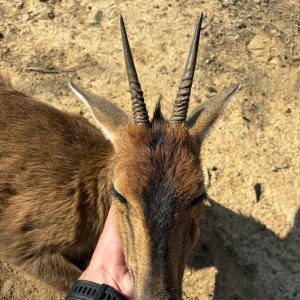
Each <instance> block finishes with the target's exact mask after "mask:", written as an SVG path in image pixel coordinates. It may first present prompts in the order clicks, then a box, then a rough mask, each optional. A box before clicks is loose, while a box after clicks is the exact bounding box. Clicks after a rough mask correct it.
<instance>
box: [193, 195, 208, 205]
mask: <svg viewBox="0 0 300 300" xmlns="http://www.w3.org/2000/svg"><path fill="white" fill-rule="evenodd" d="M205 199H207V194H206V192H203V193H202V194H201V195H200V196H198V197H196V198H195V199H194V200H193V201H192V202H191V207H192V206H195V205H197V204H199V203H200V202H203V201H204V200H205Z"/></svg>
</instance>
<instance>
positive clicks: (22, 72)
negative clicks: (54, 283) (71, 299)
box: [0, 0, 300, 300]
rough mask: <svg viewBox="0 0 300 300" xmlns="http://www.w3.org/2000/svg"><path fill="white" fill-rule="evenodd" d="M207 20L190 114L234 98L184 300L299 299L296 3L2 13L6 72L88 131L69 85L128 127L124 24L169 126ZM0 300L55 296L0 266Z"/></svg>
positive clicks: (207, 147) (215, 148)
mask: <svg viewBox="0 0 300 300" xmlns="http://www.w3.org/2000/svg"><path fill="white" fill-rule="evenodd" d="M202 11H203V12H204V13H205V19H204V22H203V25H204V26H203V31H202V39H201V42H200V45H201V46H200V52H199V60H198V65H197V70H196V75H195V82H194V86H193V92H192V96H191V105H190V107H191V108H193V107H195V105H197V104H198V103H200V102H202V101H204V100H205V99H206V98H208V97H210V96H212V95H214V94H215V93H217V92H220V91H222V90H223V89H225V88H226V87H228V86H229V85H231V84H232V83H235V82H240V83H241V88H240V91H239V92H238V94H237V96H236V97H235V98H234V99H233V100H232V101H231V103H230V104H229V105H228V107H227V110H226V111H225V113H224V115H223V116H222V118H221V119H220V120H219V121H218V123H217V124H216V126H215V127H214V129H213V130H212V131H211V133H210V135H209V136H208V137H207V139H206V141H205V143H204V145H203V149H202V159H203V168H204V170H205V173H206V175H207V186H208V193H209V196H210V198H211V199H210V201H207V203H206V206H205V215H204V218H203V220H202V222H201V230H202V234H201V241H200V242H199V243H198V245H197V247H196V249H195V251H194V252H193V253H192V254H191V256H190V260H189V263H188V266H187V268H186V273H185V277H184V298H185V299H201V300H202V299H203V300H204V299H215V300H216V299H300V274H299V272H300V104H299V101H300V99H299V89H300V3H299V1H298V0H288V1H284V0H277V1H276V0H273V1H272V0H222V1H221V0H198V1H190V0H177V1H165V0H161V1H157V0H155V1H142V0H134V1H120V0H115V1H113V0H105V1H100V0H82V1H79V0H74V1H60V0H39V1H38V0H18V1H17V0H16V1H10V0H2V1H0V70H1V73H3V74H4V75H6V76H9V77H11V79H12V82H13V84H14V85H15V87H16V88H18V89H21V90H23V91H25V92H26V93H28V94H30V95H33V96H34V97H35V98H37V99H39V100H41V101H45V102H48V103H50V104H52V105H54V106H56V107H58V108H60V109H63V110H67V111H71V112H77V113H79V114H83V115H85V116H87V117H88V118H90V116H89V114H88V113H87V111H86V109H85V108H84V107H83V106H82V104H81V103H80V102H79V101H78V100H77V99H76V98H75V97H74V96H73V94H72V93H71V92H70V90H69V89H68V86H67V82H68V81H69V80H73V81H74V82H76V83H78V84H79V85H80V86H82V87H84V88H86V89H89V90H91V91H93V92H94V93H97V94H100V95H102V96H104V97H106V98H108V99H110V100H111V101H113V102H114V103H117V104H118V105H119V106H121V107H123V108H124V109H125V110H126V111H127V112H128V113H129V114H130V113H131V112H130V96H129V93H128V83H127V78H126V72H125V67H124V61H123V53H122V45H121V39H120V32H119V20H118V17H119V15H120V14H122V15H123V16H124V18H125V21H126V25H127V31H128V34H129V39H130V42H131V47H132V51H133V54H134V58H135V61H136V67H137V70H138V73H139V78H140V80H141V83H142V86H143V89H144V92H145V99H146V102H147V105H148V107H149V110H150V111H152V110H153V108H154V104H155V103H156V101H157V99H158V98H159V97H161V98H162V100H163V108H164V111H165V114H169V113H170V111H171V109H172V103H173V100H174V98H175V95H176V92H177V87H178V84H179V81H180V78H181V75H182V72H183V68H184V65H185V61H186V58H187V54H188V50H189V47H190V42H191V37H192V34H193V31H194V26H195V22H196V19H197V15H198V14H199V13H200V12H202ZM30 68H44V69H47V70H48V71H49V72H51V71H52V72H53V73H50V74H49V73H41V72H38V70H36V69H35V70H30ZM73 68H74V69H73ZM80 68H81V69H80ZM55 71H61V72H55ZM255 187H256V190H257V191H258V190H259V189H261V193H260V195H259V197H257V196H256V193H255ZM0 255H1V254H0ZM0 299H3V300H4V299H63V295H61V294H59V293H57V292H55V291H53V290H51V289H50V288H49V287H48V286H46V285H44V284H43V283H40V282H38V281H36V280H34V279H32V278H29V277H27V275H26V274H24V273H23V272H20V271H18V270H17V269H16V268H15V267H13V266H12V265H10V264H9V263H8V262H5V261H1V260H0Z"/></svg>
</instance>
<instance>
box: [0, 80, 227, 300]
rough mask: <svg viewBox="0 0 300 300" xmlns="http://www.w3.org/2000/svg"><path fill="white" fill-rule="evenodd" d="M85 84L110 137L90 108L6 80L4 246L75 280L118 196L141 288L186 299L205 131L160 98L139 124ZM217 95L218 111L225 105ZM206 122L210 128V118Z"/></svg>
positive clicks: (2, 114) (61, 281) (63, 283)
mask: <svg viewBox="0 0 300 300" xmlns="http://www.w3.org/2000/svg"><path fill="white" fill-rule="evenodd" d="M78 93H79V94H81V95H83V96H84V97H86V98H87V102H89V104H90V106H91V107H92V109H93V112H94V115H95V117H96V118H97V119H98V121H99V124H100V125H101V128H102V129H103V130H104V133H105V134H106V136H107V137H108V138H110V139H111V142H110V141H107V140H106V139H105V138H104V136H103V134H102V133H101V131H100V130H99V129H97V128H96V127H94V126H93V125H91V124H90V123H89V122H88V121H87V120H85V119H84V118H81V117H78V116H74V115H70V114H67V113H64V112H61V111H59V110H57V109H54V108H53V107H51V106H48V105H46V104H43V103H41V102H38V101H35V100H33V99H32V98H30V97H28V96H26V95H24V94H22V93H20V92H17V91H15V90H12V89H11V88H10V87H9V86H8V85H7V84H4V81H3V80H2V81H1V80H0V251H1V253H3V255H4V256H5V257H7V258H8V259H10V260H12V261H13V262H14V263H15V264H17V265H18V266H20V267H22V268H24V269H25V270H27V271H28V272H29V273H31V274H33V275H35V276H36V277H38V278H41V279H43V280H44V281H46V282H48V283H50V284H52V285H53V286H55V287H58V288H62V289H67V288H69V287H70V286H71V285H72V283H73V282H74V281H75V280H76V279H77V278H78V277H79V275H80V272H81V270H80V269H79V268H78V267H77V266H76V265H75V264H73V263H72V261H76V260H81V259H84V258H86V257H88V256H89V255H90V254H91V252H92V251H93V249H94V247H95V244H96V242H97V239H98V237H99V234H100V233H101V230H102V227H103V223H104V221H105V219H106V216H107V213H108V210H109V207H110V205H111V202H112V201H114V203H115V205H116V207H117V214H118V228H119V232H120V236H121V240H122V246H123V250H124V253H125V259H126V263H127V266H128V268H129V270H130V271H131V274H132V276H133V279H134V287H135V289H134V292H135V297H134V298H135V299H180V298H181V283H182V276H183V270H184V266H185V262H186V259H187V255H188V252H189V250H190V248H191V245H192V241H191V234H190V233H191V231H190V230H191V229H190V228H191V227H190V226H191V220H192V218H195V217H196V218H198V217H199V216H200V215H201V209H202V202H199V203H197V205H194V206H191V203H192V201H193V200H194V199H195V198H197V197H198V196H199V195H200V194H201V193H203V191H204V182H203V181H204V180H203V175H202V171H201V163H200V160H199V157H198V153H199V148H200V144H201V143H199V137H198V136H194V135H190V129H188V127H187V126H186V124H183V125H182V126H174V125H171V124H170V123H169V122H168V121H166V120H164V118H163V116H162V115H161V112H160V107H159V106H158V107H157V109H156V111H155V113H154V118H153V120H152V123H151V127H149V128H147V127H143V126H138V125H130V124H129V121H128V120H127V116H126V115H125V114H124V113H123V112H122V111H121V110H120V109H117V108H116V107H114V106H113V105H112V104H111V103H109V102H107V101H106V100H105V99H103V98H100V97H97V96H95V95H93V94H90V93H85V92H83V93H81V90H78ZM224 99H225V100H226V97H224ZM225 100H224V101H223V102H225ZM215 103H216V105H217V108H216V109H215V107H213V104H211V103H209V107H210V110H208V112H209V111H213V112H214V114H213V118H214V119H216V118H217V116H218V113H215V112H216V111H221V109H219V108H221V107H222V105H223V103H221V102H220V101H219V99H217V101H216V102H215ZM211 107H213V109H211ZM202 111H204V112H205V106H202V107H201V112H202ZM198 115H199V114H198ZM204 115H205V114H204ZM116 116H117V118H116ZM196 117H197V116H195V119H196ZM207 119H209V120H210V123H209V124H211V118H207ZM194 123H195V122H194V120H193V124H194ZM128 124H129V125H128ZM200 125H201V135H202V134H203V133H204V132H205V130H206V129H207V128H208V127H209V126H208V125H207V126H206V124H200ZM198 131H199V130H198ZM198 131H197V132H198Z"/></svg>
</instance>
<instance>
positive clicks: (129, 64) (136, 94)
mask: <svg viewBox="0 0 300 300" xmlns="http://www.w3.org/2000/svg"><path fill="white" fill-rule="evenodd" d="M120 27H121V35H122V42H123V50H124V57H125V64H126V70H127V76H128V81H129V88H130V94H131V100H132V111H133V119H134V123H135V124H139V125H142V126H150V121H149V116H148V111H147V107H146V104H145V102H144V96H143V91H142V89H141V85H140V82H139V79H138V76H137V73H136V69H135V66H134V62H133V58H132V54H131V50H130V46H129V42H128V37H127V33H126V29H125V24H124V20H123V17H122V16H120Z"/></svg>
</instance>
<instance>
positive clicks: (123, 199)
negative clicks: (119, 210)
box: [112, 187, 127, 205]
mask: <svg viewBox="0 0 300 300" xmlns="http://www.w3.org/2000/svg"><path fill="white" fill-rule="evenodd" d="M112 190H113V194H114V196H115V197H116V198H117V199H118V200H119V201H120V202H121V203H122V204H126V205H127V200H126V198H125V197H124V196H123V195H121V194H120V193H119V192H118V191H117V190H116V189H115V188H114V187H113V188H112Z"/></svg>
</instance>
